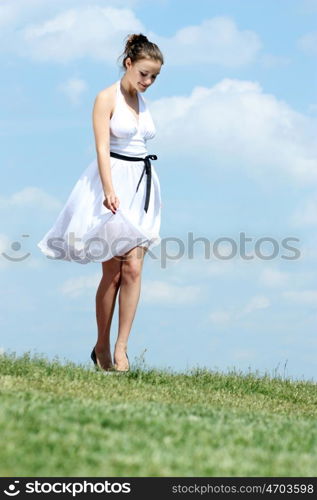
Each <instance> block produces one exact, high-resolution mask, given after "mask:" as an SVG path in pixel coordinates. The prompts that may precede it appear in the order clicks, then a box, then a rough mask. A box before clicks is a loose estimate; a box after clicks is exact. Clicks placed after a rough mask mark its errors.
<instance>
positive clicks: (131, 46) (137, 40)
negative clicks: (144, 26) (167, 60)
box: [119, 33, 164, 70]
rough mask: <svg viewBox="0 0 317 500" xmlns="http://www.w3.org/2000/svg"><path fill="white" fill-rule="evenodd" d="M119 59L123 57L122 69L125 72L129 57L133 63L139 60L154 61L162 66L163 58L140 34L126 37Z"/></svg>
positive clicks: (154, 45)
mask: <svg viewBox="0 0 317 500" xmlns="http://www.w3.org/2000/svg"><path fill="white" fill-rule="evenodd" d="M120 57H123V60H122V67H123V69H124V70H126V69H127V68H126V65H125V62H126V60H127V58H128V57H129V58H130V59H131V62H132V63H134V62H136V61H138V60H139V59H155V60H157V61H160V62H161V64H164V57H163V54H162V52H161V51H160V49H159V48H158V46H157V45H156V44H155V43H153V42H150V41H149V40H148V39H147V37H146V36H145V35H143V34H142V33H139V34H138V35H137V34H133V35H128V40H127V41H126V44H125V48H124V51H123V53H122V54H121V56H119V58H120Z"/></svg>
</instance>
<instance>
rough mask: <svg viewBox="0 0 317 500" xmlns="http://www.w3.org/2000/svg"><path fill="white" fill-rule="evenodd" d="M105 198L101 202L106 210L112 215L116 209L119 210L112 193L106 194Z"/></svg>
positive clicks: (116, 200) (117, 199)
mask: <svg viewBox="0 0 317 500" xmlns="http://www.w3.org/2000/svg"><path fill="white" fill-rule="evenodd" d="M105 196H106V199H105V200H104V202H103V204H104V206H105V207H106V208H108V210H111V212H112V213H113V214H115V213H116V210H117V208H119V204H120V201H119V198H118V197H117V195H116V193H115V192H114V191H110V193H108V194H106V195H105Z"/></svg>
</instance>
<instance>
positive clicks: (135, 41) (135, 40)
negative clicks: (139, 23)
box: [127, 33, 148, 47]
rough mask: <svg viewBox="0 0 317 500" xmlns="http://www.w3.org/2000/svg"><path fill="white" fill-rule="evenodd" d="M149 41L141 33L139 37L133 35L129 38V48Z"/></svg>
mask: <svg viewBox="0 0 317 500" xmlns="http://www.w3.org/2000/svg"><path fill="white" fill-rule="evenodd" d="M147 41H148V39H147V37H146V36H145V35H143V34H142V33H139V34H138V35H137V34H135V33H134V34H133V35H130V36H129V38H128V40H127V47H131V46H132V45H136V44H138V43H143V42H147Z"/></svg>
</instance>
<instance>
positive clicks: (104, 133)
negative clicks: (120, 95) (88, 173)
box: [92, 88, 119, 213]
mask: <svg viewBox="0 0 317 500" xmlns="http://www.w3.org/2000/svg"><path fill="white" fill-rule="evenodd" d="M112 100H113V98H112V94H111V88H107V89H104V90H101V91H100V92H99V94H97V96H96V99H95V102H94V107H93V113H92V119H93V129H94V134H95V146H96V153H97V163H98V170H99V175H100V179H101V183H102V187H103V191H104V194H105V198H106V201H105V202H104V204H105V206H106V207H107V208H108V209H109V210H112V212H113V213H115V210H116V209H117V208H118V206H119V200H118V198H117V197H116V195H115V192H114V187H113V184H112V178H111V168H110V115H111V111H112V107H113V106H112Z"/></svg>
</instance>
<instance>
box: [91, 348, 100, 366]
mask: <svg viewBox="0 0 317 500" xmlns="http://www.w3.org/2000/svg"><path fill="white" fill-rule="evenodd" d="M90 357H91V359H92V360H93V362H94V363H95V366H98V363H97V356H96V351H95V348H93V350H92V351H91V354H90Z"/></svg>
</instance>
